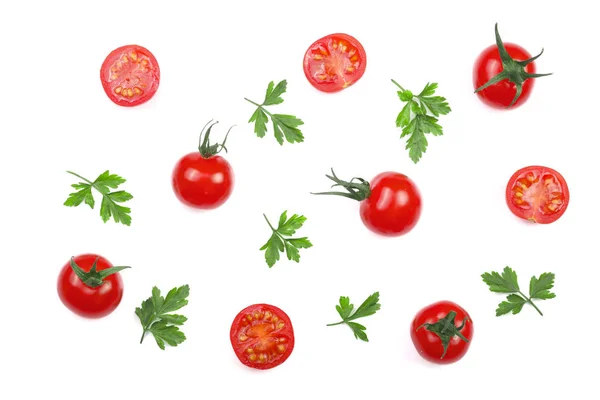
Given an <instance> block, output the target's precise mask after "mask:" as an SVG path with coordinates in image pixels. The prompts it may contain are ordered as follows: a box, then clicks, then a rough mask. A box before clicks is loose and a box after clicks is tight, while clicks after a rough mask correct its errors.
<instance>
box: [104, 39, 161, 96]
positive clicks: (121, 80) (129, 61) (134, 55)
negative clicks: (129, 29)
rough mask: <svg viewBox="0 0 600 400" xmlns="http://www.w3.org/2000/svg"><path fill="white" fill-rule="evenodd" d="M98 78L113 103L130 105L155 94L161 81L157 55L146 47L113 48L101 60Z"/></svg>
mask: <svg viewBox="0 0 600 400" xmlns="http://www.w3.org/2000/svg"><path fill="white" fill-rule="evenodd" d="M100 80H101V81H102V87H103V88H104V91H105V92H106V95H107V96H108V98H109V99H111V100H112V101H113V102H114V103H116V104H118V105H120V106H125V107H133V106H137V105H139V104H142V103H145V102H147V101H148V100H150V99H151V98H152V96H154V93H156V90H157V89H158V84H159V81H160V69H159V67H158V62H157V61H156V58H154V56H153V55H152V53H150V51H148V50H147V49H145V48H143V47H141V46H137V45H127V46H123V47H119V48H118V49H115V50H113V51H112V52H111V53H110V54H109V55H108V56H107V57H106V59H105V60H104V63H102V67H101V68H100Z"/></svg>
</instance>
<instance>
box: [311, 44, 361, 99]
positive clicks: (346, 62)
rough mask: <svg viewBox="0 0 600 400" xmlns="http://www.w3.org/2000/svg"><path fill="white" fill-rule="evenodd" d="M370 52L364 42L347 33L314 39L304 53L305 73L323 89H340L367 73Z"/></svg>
mask: <svg viewBox="0 0 600 400" xmlns="http://www.w3.org/2000/svg"><path fill="white" fill-rule="evenodd" d="M366 67H367V54H366V53H365V49H364V48H363V46H362V44H360V42H359V41H358V40H356V39H355V38H353V37H352V36H350V35H346V34H344V33H335V34H332V35H327V36H325V37H323V38H321V39H319V40H317V41H316V42H314V43H313V44H312V45H311V46H310V47H309V48H308V50H306V54H305V55H304V75H306V78H307V79H308V81H309V82H310V84H311V85H313V86H314V87H315V88H317V89H319V90H320V91H322V92H330V93H331V92H339V91H340V90H342V89H345V88H347V87H349V86H351V85H353V84H354V83H356V82H357V81H358V80H359V79H360V78H361V77H362V76H363V74H364V73H365V68H366Z"/></svg>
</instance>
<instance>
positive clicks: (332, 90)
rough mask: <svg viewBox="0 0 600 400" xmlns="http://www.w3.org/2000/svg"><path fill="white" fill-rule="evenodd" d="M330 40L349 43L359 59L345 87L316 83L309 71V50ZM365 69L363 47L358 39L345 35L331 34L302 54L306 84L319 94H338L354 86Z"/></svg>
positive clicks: (329, 83)
mask: <svg viewBox="0 0 600 400" xmlns="http://www.w3.org/2000/svg"><path fill="white" fill-rule="evenodd" d="M331 39H337V40H340V39H341V40H345V41H347V42H349V43H351V44H352V45H353V46H354V47H355V48H356V50H357V53H358V57H359V59H360V66H359V68H358V69H357V70H356V71H355V72H354V73H353V74H352V81H351V82H349V83H348V84H347V86H344V85H343V84H340V83H334V82H325V83H323V82H318V81H317V80H316V79H315V78H314V76H313V72H312V70H311V65H310V64H311V62H310V60H311V58H310V53H311V50H312V49H313V48H315V46H318V45H319V44H320V43H326V42H328V41H329V40H331ZM366 68H367V53H366V52H365V49H364V47H363V45H362V44H361V43H360V42H359V41H358V39H356V38H354V37H352V36H350V35H348V34H345V33H333V34H330V35H327V36H324V37H322V38H320V39H318V40H316V41H315V42H314V43H313V44H311V45H310V47H309V48H308V49H307V50H306V53H305V54H304V62H303V70H304V76H306V79H307V80H308V82H309V83H310V84H311V85H312V86H313V87H314V88H315V89H317V90H320V91H321V92H325V93H336V92H340V91H342V90H344V89H346V88H348V87H350V86H352V85H354V84H355V83H356V82H358V81H359V80H360V78H362V76H363V75H364V73H365V70H366Z"/></svg>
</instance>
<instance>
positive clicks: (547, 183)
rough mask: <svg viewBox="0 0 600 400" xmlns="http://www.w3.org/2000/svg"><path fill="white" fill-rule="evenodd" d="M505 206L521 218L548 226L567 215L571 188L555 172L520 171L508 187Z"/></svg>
mask: <svg viewBox="0 0 600 400" xmlns="http://www.w3.org/2000/svg"><path fill="white" fill-rule="evenodd" d="M506 204H507V205H508V208H509V209H510V211H511V212H512V213H513V214H515V215H516V216H517V217H519V218H522V219H527V220H530V221H533V222H538V223H540V224H549V223H551V222H554V221H556V220H557V219H559V218H560V217H561V216H562V215H563V214H564V213H565V211H566V209H567V206H568V205H569V188H568V186H567V182H566V181H565V178H563V176H562V175H561V174H560V173H558V171H555V170H553V169H552V168H548V167H542V166H537V165H534V166H530V167H525V168H521V169H520V170H518V171H517V172H515V173H514V174H513V176H511V177H510V180H509V181H508V184H507V185H506Z"/></svg>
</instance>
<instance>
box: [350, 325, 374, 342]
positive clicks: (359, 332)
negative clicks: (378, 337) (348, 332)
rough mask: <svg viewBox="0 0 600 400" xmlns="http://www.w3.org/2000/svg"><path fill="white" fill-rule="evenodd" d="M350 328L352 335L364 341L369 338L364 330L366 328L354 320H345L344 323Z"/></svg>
mask: <svg viewBox="0 0 600 400" xmlns="http://www.w3.org/2000/svg"><path fill="white" fill-rule="evenodd" d="M346 324H347V325H348V326H349V327H350V328H352V332H353V333H354V337H355V338H357V339H360V340H362V341H364V342H368V341H369V338H368V337H367V333H366V332H365V331H366V330H367V328H365V327H364V326H363V325H361V324H357V323H356V322H347V323H346Z"/></svg>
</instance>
